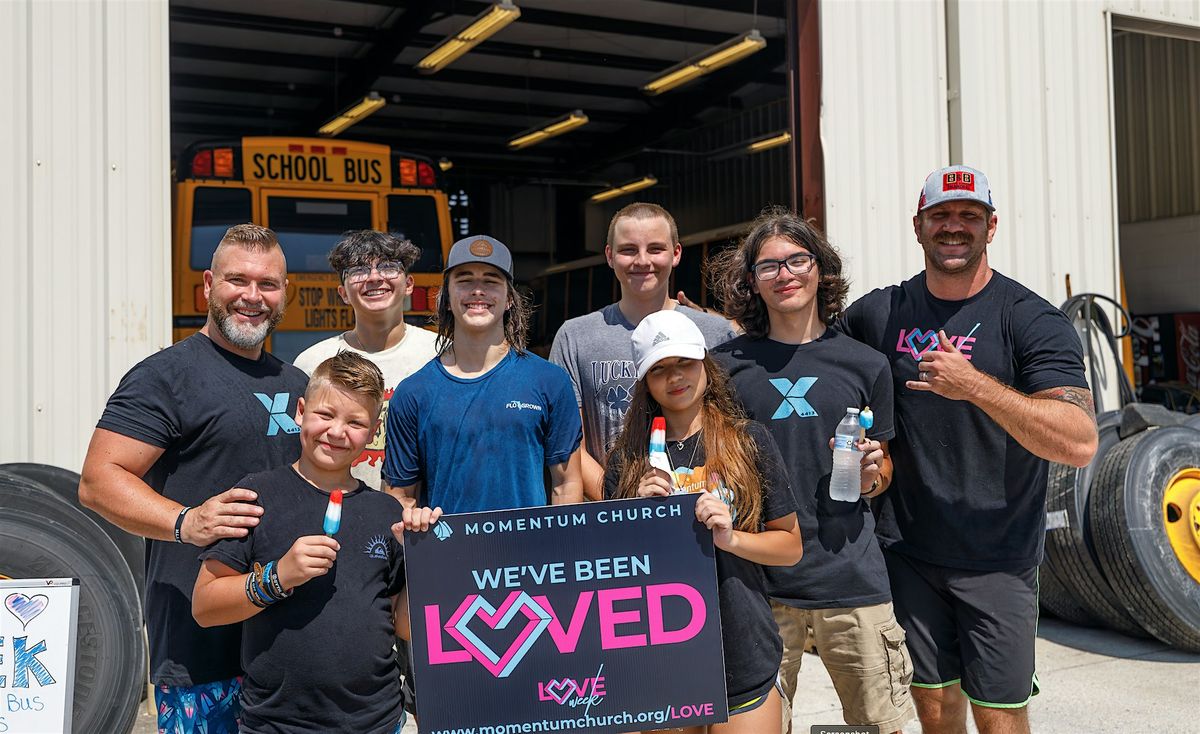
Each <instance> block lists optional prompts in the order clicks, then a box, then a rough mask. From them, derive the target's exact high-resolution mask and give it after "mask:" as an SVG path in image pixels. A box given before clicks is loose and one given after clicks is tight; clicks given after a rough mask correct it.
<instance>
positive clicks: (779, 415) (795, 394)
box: [770, 377, 817, 421]
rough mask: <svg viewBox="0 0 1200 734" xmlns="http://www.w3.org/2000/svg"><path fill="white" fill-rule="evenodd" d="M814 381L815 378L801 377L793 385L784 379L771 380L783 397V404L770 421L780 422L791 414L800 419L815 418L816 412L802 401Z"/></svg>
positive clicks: (805, 401) (806, 402) (807, 403)
mask: <svg viewBox="0 0 1200 734" xmlns="http://www.w3.org/2000/svg"><path fill="white" fill-rule="evenodd" d="M816 381H817V378H815V377H801V378H800V379H798V380H796V382H795V384H793V383H792V381H791V380H789V379H787V378H785V377H775V378H772V379H771V380H770V383H771V384H772V385H774V386H775V389H776V390H778V391H779V394H780V395H782V396H783V402H781V403H780V404H779V407H778V408H776V409H775V415H773V416H771V420H773V421H777V420H781V419H783V418H787V417H788V416H790V415H791V414H792V413H795V414H796V415H798V416H800V417H801V418H812V417H813V416H815V415H816V414H817V411H816V410H815V409H814V408H813V407H812V405H810V404H809V402H808V401H807V400H805V399H804V395H805V394H806V393H808V389H809V388H810V387H812V386H813V383H814V382H816Z"/></svg>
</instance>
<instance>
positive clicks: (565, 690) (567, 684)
mask: <svg viewBox="0 0 1200 734" xmlns="http://www.w3.org/2000/svg"><path fill="white" fill-rule="evenodd" d="M574 684H575V681H573V680H571V679H570V678H563V679H562V680H552V681H550V682H549V683H547V684H546V693H548V694H550V697H551V698H553V699H554V700H555V701H558V702H559V703H560V704H564V703H566V702H567V699H568V698H570V697H571V689H572V688H573V687H574Z"/></svg>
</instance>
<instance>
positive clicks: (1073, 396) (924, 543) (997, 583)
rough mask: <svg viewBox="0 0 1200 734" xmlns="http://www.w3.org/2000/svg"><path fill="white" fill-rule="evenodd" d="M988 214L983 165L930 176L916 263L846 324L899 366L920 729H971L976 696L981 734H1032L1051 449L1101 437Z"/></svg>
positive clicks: (1050, 311) (903, 501)
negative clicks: (992, 258) (919, 263)
mask: <svg viewBox="0 0 1200 734" xmlns="http://www.w3.org/2000/svg"><path fill="white" fill-rule="evenodd" d="M995 211H996V207H995V205H994V204H993V203H992V196H991V190H990V189H989V188H988V181H987V177H986V176H984V174H983V173H982V172H981V171H977V170H975V169H973V168H968V167H966V166H949V167H947V168H942V169H940V170H937V171H934V172H933V173H931V174H930V175H929V177H928V178H927V179H926V180H925V186H924V187H923V189H922V191H921V197H920V199H919V201H918V203H917V213H916V215H915V216H914V217H913V231H914V232H915V233H916V236H917V241H918V242H919V243H920V244H921V247H922V248H923V249H924V251H925V270H924V271H923V272H921V273H918V274H917V275H916V276H915V277H913V278H912V279H910V280H907V281H905V282H904V283H901V284H900V285H896V286H891V287H888V288H883V289H880V290H876V291H873V292H871V293H868V294H867V295H865V296H863V297H862V298H860V299H859V300H858V301H856V302H855V303H854V304H852V305H851V306H850V308H848V309H847V310H846V313H845V314H844V315H843V317H842V320H841V322H840V324H839V326H840V328H841V330H842V331H843V332H845V333H846V334H849V335H850V336H852V337H854V338H855V339H858V340H859V341H861V342H864V343H866V344H867V345H869V346H871V347H874V348H875V349H876V350H878V351H880V352H882V353H883V354H884V355H885V356H886V357H887V359H888V361H889V363H890V364H891V373H892V384H893V388H894V390H895V395H896V402H895V419H896V428H897V434H896V437H895V438H894V439H892V441H891V442H890V443H889V446H888V448H889V449H890V452H891V457H892V463H893V467H894V470H895V472H894V475H893V480H892V488H891V490H889V491H888V492H886V493H884V494H883V495H881V496H880V497H879V498H878V499H877V500H876V504H875V507H874V509H875V512H876V516H877V518H878V519H877V525H876V534H877V535H878V537H879V540H880V542H881V543H882V545H883V547H884V561H885V562H886V564H887V568H888V575H889V577H890V581H891V587H892V596H893V601H894V602H895V606H896V617H897V618H898V619H899V620H900V624H901V626H903V628H904V630H905V632H906V633H907V636H908V649H909V652H910V653H911V655H912V659H913V667H914V669H915V671H914V675H913V683H912V686H913V688H912V697H913V701H914V702H915V703H916V705H917V715H918V716H919V717H920V719H921V728H922V731H924V732H927V733H941V732H955V733H957V732H965V731H966V712H967V701H968V700H969V701H970V703H971V709H972V713H973V715H974V718H975V723H976V725H977V726H978V728H979V731H980V732H981V733H982V734H997V733H999V732H1004V733H1008V732H1028V731H1029V716H1028V713H1027V710H1026V704H1028V702H1029V699H1030V698H1031V697H1032V696H1033V695H1034V694H1035V693H1037V678H1036V676H1035V675H1034V638H1035V635H1036V631H1037V568H1038V564H1039V563H1040V561H1041V558H1042V542H1043V539H1044V537H1045V533H1046V510H1045V500H1046V471H1047V462H1048V461H1057V462H1060V463H1063V464H1071V465H1073V466H1085V465H1086V464H1087V463H1088V461H1089V460H1091V458H1092V454H1094V453H1095V451H1096V423H1095V413H1094V409H1093V407H1092V396H1091V393H1090V392H1089V391H1088V385H1087V382H1086V381H1085V380H1084V376H1083V350H1082V346H1081V345H1080V343H1079V337H1078V335H1076V333H1075V329H1074V328H1073V327H1072V326H1071V323H1070V321H1068V320H1067V317H1066V316H1065V315H1063V313H1062V312H1061V311H1059V310H1058V309H1056V308H1054V307H1053V306H1051V305H1050V304H1049V303H1047V302H1046V301H1045V299H1043V298H1041V297H1040V296H1038V295H1037V294H1035V293H1033V292H1032V291H1030V290H1029V289H1028V288H1026V287H1024V286H1022V285H1021V284H1020V283H1017V282H1016V281H1014V280H1012V279H1010V278H1006V277H1005V276H1003V275H1001V274H1000V273H997V272H996V271H994V270H992V268H991V267H990V266H989V265H988V257H987V247H988V244H989V243H990V242H991V241H992V237H993V236H995V234H996V223H997V221H998V220H997V218H996V214H995ZM964 694H965V695H964Z"/></svg>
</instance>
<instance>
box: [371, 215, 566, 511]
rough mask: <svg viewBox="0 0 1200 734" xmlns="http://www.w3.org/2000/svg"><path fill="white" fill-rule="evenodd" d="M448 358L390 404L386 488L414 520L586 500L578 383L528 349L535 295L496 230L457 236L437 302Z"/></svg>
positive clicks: (442, 348)
mask: <svg viewBox="0 0 1200 734" xmlns="http://www.w3.org/2000/svg"><path fill="white" fill-rule="evenodd" d="M437 321H438V342H437V349H438V353H439V357H438V358H437V359H434V360H432V361H430V362H429V363H428V364H427V365H425V366H424V367H422V368H421V369H420V370H418V371H417V372H416V373H414V374H413V375H412V377H409V378H408V379H407V380H405V381H404V384H403V387H402V389H400V390H397V391H396V394H395V395H394V396H393V397H392V400H391V403H390V405H389V408H388V414H387V450H386V452H385V459H384V464H383V481H384V486H385V488H386V489H387V490H388V491H389V492H391V493H392V494H393V495H395V496H396V497H397V498H398V499H399V500H400V502H401V503H402V504H403V505H404V527H405V529H406V530H418V531H425V530H428V529H429V527H430V525H432V524H433V523H435V522H437V519H438V518H439V517H440V516H441V514H442V512H443V511H444V512H447V513H458V512H481V511H484V510H507V509H513V508H517V507H532V506H537V505H544V504H546V498H547V494H546V492H545V491H544V490H543V484H542V477H543V469H544V468H548V469H549V472H550V487H549V497H550V501H551V503H552V504H567V503H572V502H580V501H582V500H583V484H582V479H581V477H580V470H579V443H580V440H581V437H582V433H581V428H580V420H579V411H578V409H577V408H576V405H575V393H574V392H573V391H572V389H571V381H570V379H569V378H568V377H567V373H566V372H564V371H563V369H562V368H561V367H558V366H557V365H553V364H550V363H549V362H547V361H546V360H544V359H542V358H541V357H538V356H537V355H535V354H533V353H531V352H529V351H527V350H526V348H525V338H526V330H527V324H528V321H529V304H528V302H527V301H526V299H525V297H524V296H523V295H522V294H521V293H520V292H519V291H517V290H516V289H515V288H514V287H513V272H512V255H511V253H509V251H508V248H507V247H505V246H504V245H503V244H502V243H501V242H500V241H499V240H496V239H495V238H492V237H488V236H486V235H477V236H472V237H467V238H466V239H462V240H459V241H458V242H456V243H454V247H452V248H451V249H450V257H449V259H448V260H447V262H446V270H445V273H444V276H443V281H442V289H441V292H440V293H439V294H438V303H437Z"/></svg>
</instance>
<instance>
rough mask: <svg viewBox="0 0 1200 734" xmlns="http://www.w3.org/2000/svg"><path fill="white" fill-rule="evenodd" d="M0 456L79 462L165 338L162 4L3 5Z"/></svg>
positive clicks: (112, 0) (29, 0) (28, 0)
mask: <svg viewBox="0 0 1200 734" xmlns="http://www.w3.org/2000/svg"><path fill="white" fill-rule="evenodd" d="M0 18H2V19H3V21H4V22H3V28H4V30H3V31H2V33H3V38H4V43H3V47H4V52H3V53H4V55H5V61H6V63H5V68H6V69H7V73H6V74H5V75H4V79H3V81H0V90H3V92H4V98H5V99H6V100H7V102H8V104H7V105H5V106H6V108H7V109H6V112H4V113H2V114H3V117H0V120H3V121H4V125H5V128H6V130H5V131H4V132H5V133H6V134H5V135H4V139H5V140H8V141H11V142H10V145H11V146H12V148H11V149H12V150H15V151H17V155H14V156H11V157H6V158H9V160H11V163H10V164H7V167H6V168H5V169H3V171H2V175H0V180H3V181H4V182H5V184H6V186H5V187H4V189H5V191H6V192H11V193H6V195H5V196H4V197H0V220H2V221H3V226H4V227H5V228H6V235H7V236H6V237H4V242H3V245H0V246H2V247H3V252H4V255H5V258H4V260H5V262H6V264H10V268H9V277H8V287H7V288H4V289H0V299H2V300H0V304H3V307H4V308H5V313H6V321H7V323H8V324H9V327H10V328H9V329H8V330H6V332H5V333H6V336H7V337H8V338H6V340H5V341H6V349H5V351H6V355H5V357H4V358H3V360H2V361H0V383H2V384H5V385H9V386H12V389H13V390H15V393H16V401H15V403H16V404H15V405H14V406H13V410H12V411H11V412H10V417H9V420H6V421H3V423H2V424H0V460H3V461H37V462H43V463H47V464H54V465H57V466H63V467H66V468H70V469H75V470H78V469H79V467H80V465H81V463H82V459H83V455H84V452H85V450H86V448H87V441H88V439H89V437H90V435H91V431H92V427H93V425H94V424H95V421H96V418H97V417H98V416H99V414H100V410H101V409H102V408H103V405H104V402H105V400H106V399H107V397H108V395H109V393H110V392H111V391H112V389H113V388H114V387H115V386H116V384H117V381H118V380H119V379H120V377H121V375H123V374H124V373H125V371H126V370H128V369H129V367H130V366H131V365H132V364H134V363H135V362H137V361H138V360H139V359H141V358H143V357H145V356H146V355H148V354H150V353H152V352H153V351H155V350H156V349H159V348H162V347H163V346H166V345H167V344H169V343H170V313H171V312H170V288H171V282H170V277H169V276H170V227H169V218H170V217H169V211H170V204H169V196H170V193H169V191H170V190H169V173H170V162H169V153H168V133H169V122H168V119H169V118H168V109H167V104H168V102H167V99H168V95H167V89H168V86H167V74H168V68H167V58H168V56H167V4H166V3H165V2H158V1H153V0H152V1H146V2H123V1H121V0H109V1H107V2H86V1H80V2H38V1H37V0H25V1H24V2H7V3H0Z"/></svg>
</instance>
